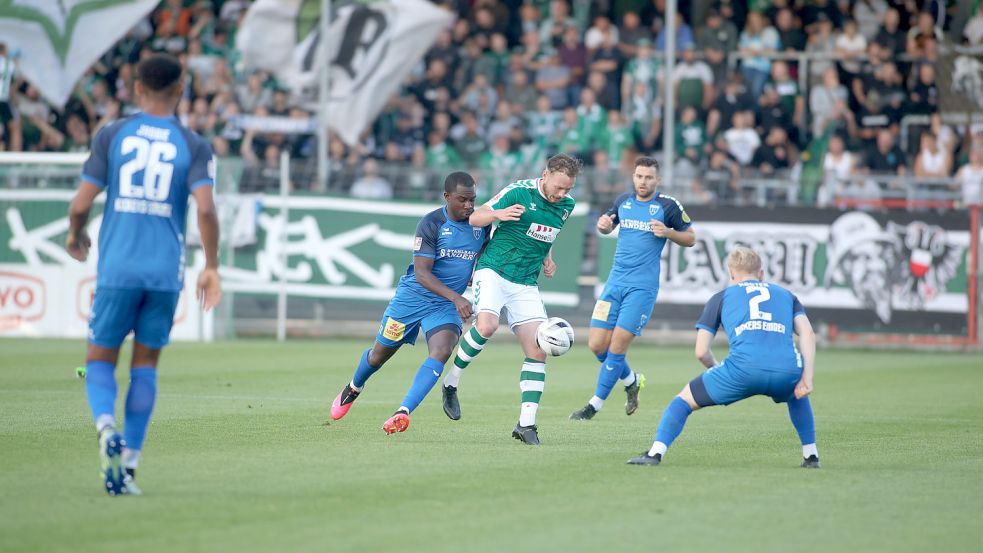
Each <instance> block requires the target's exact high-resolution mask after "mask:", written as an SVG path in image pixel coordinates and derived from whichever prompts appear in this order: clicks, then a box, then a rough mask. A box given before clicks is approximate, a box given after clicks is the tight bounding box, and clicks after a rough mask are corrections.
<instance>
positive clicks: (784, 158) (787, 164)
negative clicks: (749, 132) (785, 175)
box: [751, 127, 798, 176]
mask: <svg viewBox="0 0 983 553" xmlns="http://www.w3.org/2000/svg"><path fill="white" fill-rule="evenodd" d="M797 155H798V153H797V152H796V150H795V147H794V146H793V145H792V144H791V143H790V141H789V136H788V134H786V132H785V129H783V128H782V127H772V128H771V129H770V130H769V131H768V134H767V135H765V142H764V144H762V145H761V147H760V148H758V149H757V150H755V152H754V159H753V161H752V162H751V163H752V165H754V166H755V167H757V169H758V171H760V172H761V173H762V174H763V175H769V176H771V175H775V174H777V173H781V172H783V171H787V170H788V169H790V168H791V167H792V165H793V164H794V163H795V158H796V157H797Z"/></svg>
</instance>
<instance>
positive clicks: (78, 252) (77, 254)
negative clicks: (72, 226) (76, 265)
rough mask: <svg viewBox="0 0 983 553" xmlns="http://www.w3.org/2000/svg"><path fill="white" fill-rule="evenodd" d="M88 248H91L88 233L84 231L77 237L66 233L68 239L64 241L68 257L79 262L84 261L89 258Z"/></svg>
mask: <svg viewBox="0 0 983 553" xmlns="http://www.w3.org/2000/svg"><path fill="white" fill-rule="evenodd" d="M90 246H92V240H91V239H90V238H89V233H87V232H85V231H84V230H83V231H80V232H79V233H78V234H77V235H75V234H72V233H68V238H66V239H65V249H66V250H68V255H70V256H72V257H74V258H75V259H78V260H79V261H85V260H86V259H87V258H88V257H89V247H90Z"/></svg>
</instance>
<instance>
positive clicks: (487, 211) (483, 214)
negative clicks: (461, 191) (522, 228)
mask: <svg viewBox="0 0 983 553" xmlns="http://www.w3.org/2000/svg"><path fill="white" fill-rule="evenodd" d="M525 209H526V208H524V207H522V206H521V205H518V204H516V205H510V206H508V207H506V208H504V209H492V208H491V206H488V205H483V206H481V207H479V208H477V209H475V210H474V213H472V214H471V217H469V218H468V223H469V224H470V225H471V226H474V227H486V226H488V225H490V224H492V223H494V222H495V221H518V220H519V218H520V217H522V213H523V212H524V211H525Z"/></svg>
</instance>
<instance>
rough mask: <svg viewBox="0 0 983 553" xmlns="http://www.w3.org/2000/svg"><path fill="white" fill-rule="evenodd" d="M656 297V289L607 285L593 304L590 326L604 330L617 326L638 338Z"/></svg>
mask: <svg viewBox="0 0 983 553" xmlns="http://www.w3.org/2000/svg"><path fill="white" fill-rule="evenodd" d="M658 296H659V290H658V288H656V289H655V290H646V289H643V288H631V287H626V286H618V285H617V284H611V283H608V284H606V285H605V286H604V292H602V293H601V297H600V298H598V299H597V303H595V304H594V313H593V314H592V315H591V318H590V326H591V328H603V329H606V330H613V329H614V327H615V326H618V327H621V328H623V329H625V330H627V331H628V332H631V333H632V334H634V335H635V336H640V335H641V334H642V329H643V328H645V323H647V322H648V320H649V315H651V314H652V308H653V307H655V299H656V298H657V297H658Z"/></svg>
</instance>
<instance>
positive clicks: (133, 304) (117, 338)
mask: <svg viewBox="0 0 983 553" xmlns="http://www.w3.org/2000/svg"><path fill="white" fill-rule="evenodd" d="M179 295H180V292H163V291H159V290H139V289H134V290H131V289H120V288H98V287H97V288H96V298H95V300H94V301H93V302H92V313H90V314H89V342H91V343H93V344H95V345H97V346H100V347H104V348H111V349H112V348H118V347H119V346H120V344H122V343H123V340H125V339H126V336H127V335H128V334H129V333H130V331H133V333H134V336H135V339H136V341H137V342H140V343H141V344H143V345H145V346H147V347H148V348H151V349H160V348H162V347H164V346H166V345H167V342H168V340H169V338H170V335H171V326H172V325H173V324H174V312H175V310H176V309H177V300H178V296H179Z"/></svg>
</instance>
